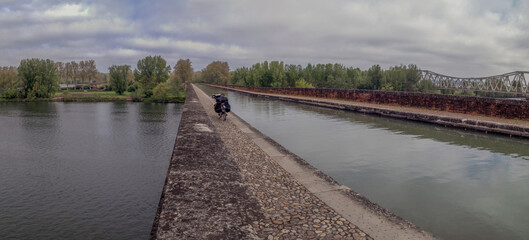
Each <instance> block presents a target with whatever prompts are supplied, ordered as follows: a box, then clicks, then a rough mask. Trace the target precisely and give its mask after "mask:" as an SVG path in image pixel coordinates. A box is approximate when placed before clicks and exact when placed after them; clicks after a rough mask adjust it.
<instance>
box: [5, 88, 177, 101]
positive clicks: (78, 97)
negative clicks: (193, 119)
mask: <svg viewBox="0 0 529 240" xmlns="http://www.w3.org/2000/svg"><path fill="white" fill-rule="evenodd" d="M185 99H186V97H185V96H178V97H167V98H165V99H157V98H145V97H134V96H132V95H131V94H130V93H127V94H123V95H118V94H116V93H115V92H111V91H86V92H84V91H82V92H77V91H74V92H59V93H56V94H55V96H54V97H52V98H32V99H30V98H11V99H7V98H0V103H2V102H154V103H184V102H185Z"/></svg>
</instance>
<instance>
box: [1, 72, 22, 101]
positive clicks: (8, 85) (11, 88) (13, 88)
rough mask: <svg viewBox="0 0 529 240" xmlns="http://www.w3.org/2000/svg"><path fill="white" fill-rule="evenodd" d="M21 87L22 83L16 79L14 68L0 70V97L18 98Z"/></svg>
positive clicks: (16, 74)
mask: <svg viewBox="0 0 529 240" xmlns="http://www.w3.org/2000/svg"><path fill="white" fill-rule="evenodd" d="M21 87H22V81H21V80H20V78H19V77H18V73H17V70H16V68H15V67H9V68H7V67H6V68H2V69H1V70H0V97H2V98H16V97H19V95H20V89H21Z"/></svg>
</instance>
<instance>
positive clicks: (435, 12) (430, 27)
mask: <svg viewBox="0 0 529 240" xmlns="http://www.w3.org/2000/svg"><path fill="white" fill-rule="evenodd" d="M528 2H529V1H517V2H510V1H502V2H498V1H493V0H486V1H481V0H480V1H478V0H466V1H428V2H425V1H419V0H408V1H381V0H376V1H368V0H358V1H346V0H336V1H313V0H307V1H302V2H300V1H293V0H286V1H243V0H222V1H169V0H167V1H133V2H132V3H131V2H129V1H124V0H119V1H103V0H94V1H90V2H88V1H77V2H69V3H70V4H81V5H83V6H86V7H89V9H90V11H89V13H90V14H89V15H88V16H84V17H79V18H68V16H67V15H66V16H65V17H63V18H46V17H43V15H44V14H43V13H44V12H45V11H46V10H50V9H54V8H57V7H58V6H60V5H62V4H64V2H62V1H34V2H33V1H32V2H19V1H16V2H15V1H11V2H9V1H8V2H5V1H3V2H0V11H6V10H1V9H2V8H6V7H7V8H9V9H10V10H9V11H11V12H10V13H9V14H0V34H1V35H2V36H7V37H6V38H5V41H2V43H0V49H1V50H2V57H1V58H0V65H16V64H18V62H19V60H20V58H21V56H27V55H26V54H31V52H33V53H35V54H43V55H44V56H47V57H48V58H52V59H56V60H66V59H68V57H76V58H80V57H82V55H83V54H85V55H86V56H94V57H93V58H94V59H95V60H96V62H97V63H98V66H100V70H102V71H104V70H105V69H106V68H107V67H108V66H109V65H111V64H130V65H133V66H134V64H135V63H136V61H137V60H138V58H140V57H143V56H145V55H162V56H163V57H164V58H166V59H167V60H168V61H174V62H176V60H178V58H190V59H191V61H192V62H193V64H194V67H195V69H201V68H203V67H205V66H206V65H207V64H208V63H209V62H211V61H213V60H224V61H228V62H229V63H230V65H231V67H232V69H233V68H235V67H241V66H251V65H252V64H254V63H256V62H259V61H264V60H282V61H284V62H285V63H292V64H301V65H306V64H307V63H309V62H310V63H327V62H338V63H343V64H344V65H347V66H354V67H360V68H363V69H365V68H369V67H370V66H371V65H373V64H380V65H382V66H383V67H385V68H387V67H390V66H394V65H399V64H409V63H413V64H417V65H418V66H419V67H421V68H424V69H431V70H433V71H437V72H440V73H445V74H448V75H458V76H479V75H493V74H498V73H502V72H504V71H513V70H523V69H519V68H529V66H527V64H524V63H527V62H529V52H528V51H527V49H528V45H527V42H529V41H528V40H529V35H528V33H527V32H526V29H528V27H529V20H528V18H527V17H523V15H524V14H525V13H526V12H528V10H529V4H528ZM37 7H38V8H37ZM27 14H29V15H31V14H33V15H32V16H33V18H25V17H24V16H27ZM3 40H4V39H3ZM43 49H47V51H45V50H43ZM5 53H7V54H5ZM46 53H48V54H46ZM72 53H74V54H72ZM72 55H75V56H72ZM171 64H172V65H174V63H171ZM525 70H528V69H525Z"/></svg>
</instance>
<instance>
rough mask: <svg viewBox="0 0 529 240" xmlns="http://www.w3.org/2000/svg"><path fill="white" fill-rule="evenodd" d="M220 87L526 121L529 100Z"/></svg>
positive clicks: (341, 90) (386, 92)
mask: <svg viewBox="0 0 529 240" xmlns="http://www.w3.org/2000/svg"><path fill="white" fill-rule="evenodd" d="M223 87H229V88H234V89H240V90H246V91H254V92H260V93H270V94H285V95H297V96H307V97H318V98H331V99H343V100H352V101H359V102H368V103H379V104H390V105H400V106H408V107H418V108H426V109H432V110H441V111H449V112H457V113H466V114H477V115H485V116H492V117H501V118H509V119H525V120H529V101H525V100H511V99H499V98H488V97H474V96H458V95H447V94H427V93H418V92H394V91H374V90H345V89H321V88H258V87H243V86H227V85H223Z"/></svg>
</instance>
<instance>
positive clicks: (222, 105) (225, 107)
mask: <svg viewBox="0 0 529 240" xmlns="http://www.w3.org/2000/svg"><path fill="white" fill-rule="evenodd" d="M211 97H212V98H214V99H215V104H213V109H215V112H216V113H217V114H219V118H220V119H223V120H224V121H226V117H227V116H228V112H230V110H231V106H230V104H229V103H228V98H227V97H225V96H223V95H222V94H213V95H211Z"/></svg>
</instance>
